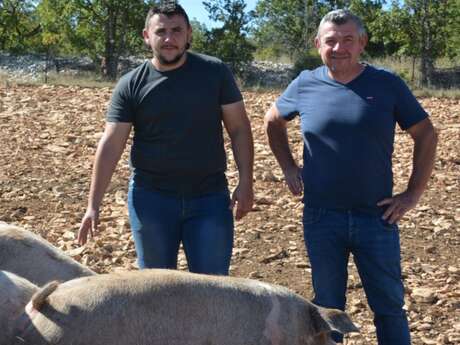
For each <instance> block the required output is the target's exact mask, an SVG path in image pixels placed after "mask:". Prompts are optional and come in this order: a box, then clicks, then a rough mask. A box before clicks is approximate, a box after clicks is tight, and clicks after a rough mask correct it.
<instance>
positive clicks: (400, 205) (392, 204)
mask: <svg viewBox="0 0 460 345" xmlns="http://www.w3.org/2000/svg"><path fill="white" fill-rule="evenodd" d="M419 199H420V195H418V194H417V193H414V192H410V191H405V192H403V193H401V194H396V195H395V196H393V197H392V198H386V199H383V200H382V201H379V202H378V203H377V205H378V206H385V205H387V206H388V208H387V209H386V211H385V213H384V214H383V216H382V218H383V219H384V220H386V221H387V222H388V223H390V224H394V223H397V222H399V221H400V220H401V218H402V217H403V216H404V215H405V214H406V212H407V211H409V210H410V209H412V208H414V207H415V205H417V202H418V200H419Z"/></svg>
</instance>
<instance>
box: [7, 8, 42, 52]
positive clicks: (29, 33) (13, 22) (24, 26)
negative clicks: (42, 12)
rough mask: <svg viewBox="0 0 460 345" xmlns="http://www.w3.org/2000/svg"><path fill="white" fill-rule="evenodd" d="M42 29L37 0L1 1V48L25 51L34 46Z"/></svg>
mask: <svg viewBox="0 0 460 345" xmlns="http://www.w3.org/2000/svg"><path fill="white" fill-rule="evenodd" d="M40 30H41V27H40V23H39V21H38V19H37V16H36V13H35V1H33V0H2V1H0V50H3V51H10V52H13V53H24V52H26V51H28V50H30V48H31V47H33V46H34V43H35V42H34V41H35V40H36V38H37V36H38V34H39V33H40Z"/></svg>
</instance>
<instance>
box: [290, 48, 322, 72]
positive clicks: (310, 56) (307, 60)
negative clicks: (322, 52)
mask: <svg viewBox="0 0 460 345" xmlns="http://www.w3.org/2000/svg"><path fill="white" fill-rule="evenodd" d="M322 64H323V62H322V61H321V56H319V54H318V52H317V51H316V50H315V49H310V50H308V51H306V52H304V53H302V54H300V55H299V56H298V57H297V59H296V60H295V62H294V68H293V71H294V72H293V74H294V75H295V76H297V75H298V74H299V73H300V72H302V71H303V70H306V69H308V70H312V69H315V68H316V67H319V66H321V65H322Z"/></svg>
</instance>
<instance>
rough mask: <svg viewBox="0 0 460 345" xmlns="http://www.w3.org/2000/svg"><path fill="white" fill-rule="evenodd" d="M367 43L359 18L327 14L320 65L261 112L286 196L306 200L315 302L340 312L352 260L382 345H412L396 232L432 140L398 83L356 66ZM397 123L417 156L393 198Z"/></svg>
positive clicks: (417, 188)
mask: <svg viewBox="0 0 460 345" xmlns="http://www.w3.org/2000/svg"><path fill="white" fill-rule="evenodd" d="M366 43H367V35H366V32H365V29H364V27H363V24H362V22H361V20H360V19H359V18H358V17H356V16H355V15H353V14H352V13H350V12H349V11H346V10H336V11H332V12H330V13H328V14H327V15H326V16H325V17H324V18H323V19H322V21H321V23H320V26H319V29H318V34H317V37H316V40H315V44H316V47H317V48H318V51H319V53H320V55H321V58H322V61H323V63H324V65H323V66H321V67H319V68H317V69H315V70H313V71H303V72H302V73H301V74H300V75H299V76H298V77H297V78H296V79H295V80H294V81H293V82H292V83H291V84H290V85H289V86H288V88H287V89H286V90H285V91H284V93H283V94H282V95H281V97H280V98H279V99H278V100H277V101H276V103H275V104H274V105H273V106H272V107H271V109H270V110H269V111H268V112H267V114H266V117H265V122H266V130H267V135H268V139H269V143H270V147H271V149H272V151H273V153H274V155H275V157H276V159H277V161H278V163H279V164H280V166H281V168H282V170H283V172H284V175H285V179H286V182H287V185H288V187H289V189H290V190H291V192H292V193H293V194H295V195H299V194H301V193H302V191H303V193H304V196H303V199H304V204H305V207H304V215H303V224H304V238H305V243H306V247H307V252H308V256H309V259H310V263H311V267H312V280H313V289H314V292H315V297H314V302H315V303H317V304H319V305H322V306H325V307H331V308H338V309H342V310H343V309H344V308H345V300H346V297H345V295H346V288H347V277H348V274H347V263H348V258H349V255H350V253H352V254H353V257H354V260H355V263H356V266H357V268H358V271H359V274H360V277H361V281H362V283H363V287H364V289H365V292H366V296H367V299H368V302H369V305H370V307H371V309H372V311H373V312H374V323H375V326H376V328H377V338H378V342H379V344H380V345H408V344H410V335H409V327H408V322H407V318H406V314H405V312H404V310H403V305H404V288H403V284H402V280H401V263H400V261H401V260H400V244H399V233H398V227H397V225H396V223H397V222H398V221H399V220H400V219H401V218H402V217H403V215H404V214H405V213H406V212H407V211H408V210H410V209H411V208H413V207H414V206H415V205H416V203H417V202H418V200H419V199H420V197H421V195H422V193H423V191H424V189H425V188H426V185H427V183H428V180H429V177H430V175H431V171H432V168H433V162H434V157H435V150H436V134H435V131H434V129H433V126H432V124H431V122H430V120H429V119H428V115H427V113H426V112H425V111H424V110H423V109H422V107H421V106H420V104H419V103H418V102H417V100H416V99H415V97H414V96H413V95H412V93H411V92H410V91H409V89H408V88H407V86H406V85H405V84H404V82H403V81H402V80H401V79H400V78H399V77H397V76H396V75H394V74H392V73H390V72H388V71H385V70H383V69H377V68H375V67H373V66H370V65H367V64H363V63H361V62H360V61H359V58H360V55H361V53H362V52H363V51H364V48H365V46H366ZM296 115H299V116H300V120H301V131H302V135H303V139H304V154H303V160H304V164H303V168H299V166H298V165H297V163H296V162H295V160H294V159H293V157H292V154H291V151H290V148H289V144H288V138H287V132H286V122H287V121H289V120H291V119H292V118H294V117H295V116H296ZM396 123H398V125H399V126H400V127H401V128H402V129H403V130H406V131H407V132H408V133H409V134H410V135H411V137H412V139H413V140H414V145H415V147H414V157H413V170H412V174H411V177H410V179H409V182H408V186H407V189H406V190H405V191H404V192H403V193H401V194H397V195H393V194H392V187H393V175H392V167H391V159H392V153H393V142H394V132H395V124H396ZM335 340H336V341H338V342H341V338H340V337H336V339H335Z"/></svg>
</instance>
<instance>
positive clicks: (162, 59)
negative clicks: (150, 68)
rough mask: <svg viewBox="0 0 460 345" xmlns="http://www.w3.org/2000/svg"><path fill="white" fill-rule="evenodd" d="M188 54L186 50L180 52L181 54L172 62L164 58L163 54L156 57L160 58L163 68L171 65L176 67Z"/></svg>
mask: <svg viewBox="0 0 460 345" xmlns="http://www.w3.org/2000/svg"><path fill="white" fill-rule="evenodd" d="M186 52H187V50H186V49H184V50H183V51H182V52H180V53H179V54H177V55H176V56H175V57H173V58H172V59H170V60H168V59H166V58H165V57H164V56H162V55H161V53H159V54H158V55H157V56H156V57H157V58H158V61H159V62H160V64H162V65H163V66H169V65H175V64H176V63H178V62H179V61H180V59H182V57H183V56H184V55H185V53H186Z"/></svg>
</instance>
